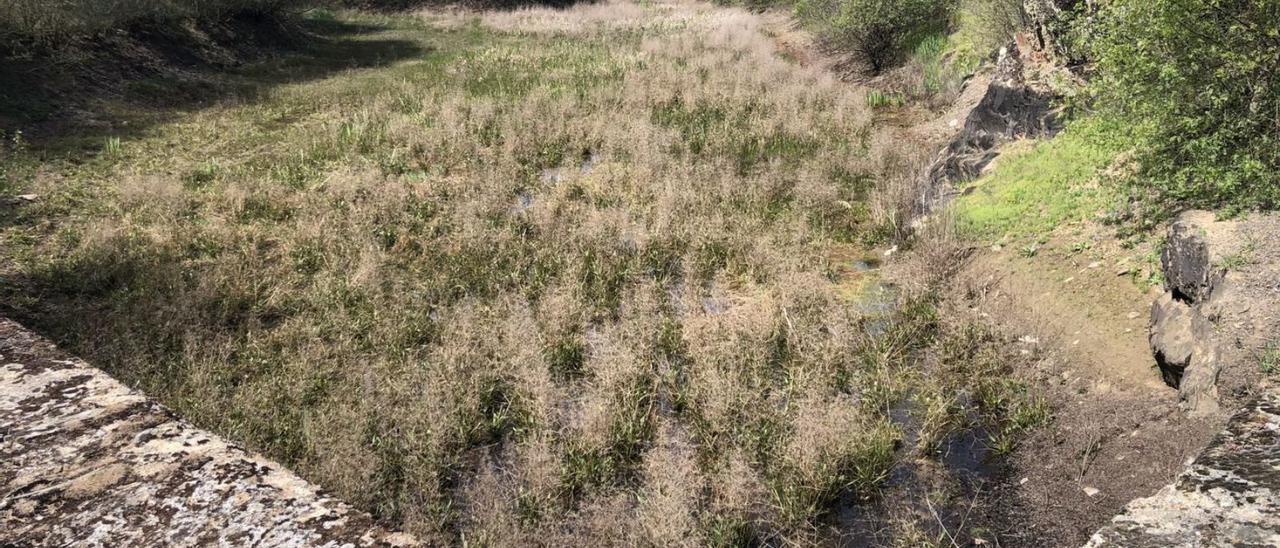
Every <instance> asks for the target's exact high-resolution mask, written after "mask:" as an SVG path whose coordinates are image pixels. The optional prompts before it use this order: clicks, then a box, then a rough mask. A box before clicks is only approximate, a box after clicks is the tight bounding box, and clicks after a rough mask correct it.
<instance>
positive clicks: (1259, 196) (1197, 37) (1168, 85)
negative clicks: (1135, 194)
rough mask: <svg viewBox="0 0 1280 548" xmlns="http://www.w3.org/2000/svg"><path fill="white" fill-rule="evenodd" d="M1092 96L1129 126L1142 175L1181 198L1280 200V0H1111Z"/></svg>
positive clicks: (1097, 48)
mask: <svg viewBox="0 0 1280 548" xmlns="http://www.w3.org/2000/svg"><path fill="white" fill-rule="evenodd" d="M1090 30H1091V32H1092V34H1093V36H1092V37H1091V40H1090V49H1091V53H1092V55H1093V57H1094V58H1095V59H1096V61H1097V67H1098V69H1099V78H1097V79H1095V81H1094V91H1095V92H1096V99H1097V101H1096V104H1097V105H1098V106H1099V107H1100V108H1101V109H1102V110H1103V111H1104V112H1110V113H1111V114H1113V115H1115V116H1118V117H1120V118H1122V119H1124V120H1126V121H1127V122H1129V125H1130V126H1131V127H1133V128H1134V130H1135V134H1136V135H1137V136H1138V137H1140V138H1141V139H1142V141H1141V142H1142V143H1143V146H1141V147H1140V149H1139V151H1138V161H1139V166H1140V176H1141V181H1142V182H1143V183H1144V185H1145V184H1149V185H1151V186H1152V187H1153V188H1154V189H1155V190H1157V191H1158V192H1159V193H1160V194H1161V195H1162V196H1164V197H1165V198H1167V199H1168V200H1169V201H1171V202H1172V203H1174V204H1176V205H1179V206H1184V205H1190V206H1200V207H1230V208H1235V209H1242V208H1275V207H1277V206H1280V0H1112V1H1110V2H1107V3H1105V4H1104V5H1103V8H1102V10H1101V11H1100V12H1099V14H1098V15H1097V17H1096V18H1095V24H1093V25H1092V28H1091V29H1090Z"/></svg>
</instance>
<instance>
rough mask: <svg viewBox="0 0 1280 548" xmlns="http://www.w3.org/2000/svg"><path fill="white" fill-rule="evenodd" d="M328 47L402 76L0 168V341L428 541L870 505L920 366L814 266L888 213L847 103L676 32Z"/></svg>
mask: <svg viewBox="0 0 1280 548" xmlns="http://www.w3.org/2000/svg"><path fill="white" fill-rule="evenodd" d="M344 17H347V18H349V19H352V20H353V21H354V22H358V23H362V24H367V25H373V26H377V27H382V28H383V29H384V30H382V31H380V32H378V33H374V34H371V35H370V36H369V38H368V39H387V38H394V39H400V40H409V41H414V42H418V43H421V44H422V45H423V46H424V47H423V50H424V51H425V52H426V53H424V55H423V56H422V57H421V58H414V59H407V60H402V61H398V62H396V63H394V64H390V65H387V66H383V67H377V68H364V69H352V70H348V71H343V72H340V73H337V74H336V75H334V76H333V77H329V78H324V79H318V80H314V81H309V82H300V83H296V84H290V85H284V86H279V87H276V88H270V89H265V90H262V91H261V93H259V94H256V95H254V96H253V98H252V99H246V100H243V101H226V102H224V103H222V104H217V105H213V106H210V107H209V108H205V109H203V110H197V111H192V112H190V113H188V114H187V115H185V116H183V117H181V118H179V119H176V120H173V121H166V122H163V123H160V124H158V125H155V126H154V127H152V128H150V129H148V130H146V131H142V132H138V133H135V134H130V135H125V136H123V137H122V138H120V139H119V140H118V141H116V144H115V145H113V146H112V147H111V150H110V152H109V153H103V152H99V151H97V150H94V149H92V148H90V149H89V150H87V151H86V150H85V147H84V143H83V141H78V142H76V145H75V146H78V147H79V148H69V149H66V150H68V152H65V156H64V157H62V158H60V157H59V156H58V155H57V154H56V153H53V152H48V153H40V154H33V153H27V152H19V153H18V154H21V155H23V156H22V158H23V159H22V160H21V162H20V163H19V164H15V165H17V166H18V167H16V168H14V171H12V172H9V173H7V174H6V179H5V181H6V183H5V188H7V189H9V190H12V191H14V192H15V193H16V192H32V193H36V194H39V195H40V196H41V198H40V200H39V201H38V202H37V203H36V204H33V205H31V206H26V207H24V208H23V209H22V210H20V211H19V212H18V213H17V215H18V216H17V217H15V218H14V221H13V222H5V223H0V248H2V249H4V250H5V251H4V252H3V256H0V289H2V290H3V294H4V296H5V298H6V299H7V302H8V303H9V304H7V305H6V310H7V311H8V312H10V313H12V314H16V315H18V316H19V317H21V318H22V319H24V320H25V321H28V322H30V323H32V324H34V325H35V326H36V327H39V328H40V329H42V330H44V331H45V332H47V333H50V334H52V335H54V336H55V337H56V338H58V339H59V340H60V341H62V342H64V343H65V344H67V345H69V346H70V347H71V348H73V349H74V350H75V351H76V352H78V353H81V354H83V355H85V356H86V357H89V358H92V359H93V360H94V361H96V362H97V363H99V364H101V365H102V366H104V367H106V368H108V369H109V370H110V371H111V372H112V373H113V374H115V375H117V376H119V377H121V378H123V379H124V380H126V381H127V382H130V383H133V384H136V385H139V386H141V387H142V388H143V389H144V390H146V391H147V392H149V393H151V394H154V395H156V396H159V397H161V398H162V399H163V400H164V401H166V402H167V403H168V404H170V405H171V406H173V407H175V408H176V409H177V410H178V411H179V412H180V413H181V414H182V415H184V416H186V417H188V418H190V419H191V420H193V421H195V422H197V423H199V424H201V425H203V426H206V427H210V428H213V429H214V430H216V431H219V432H221V433H224V434H226V435H228V436H230V437H231V438H233V439H236V440H239V441H241V442H244V443H246V444H247V445H249V446H251V447H253V448H255V449H257V450H260V451H263V452H265V453H266V454H268V455H270V456H271V457H274V458H276V459H280V460H282V461H284V462H286V463H288V464H289V465H291V466H294V467H295V468H297V469H298V470H299V471H300V472H301V473H302V474H303V475H304V476H306V477H308V478H310V479H312V480H314V481H316V482H318V483H320V484H321V485H323V486H324V487H326V488H328V489H331V490H333V491H335V492H336V493H338V494H339V495H341V496H342V497H345V498H346V499H348V500H351V501H352V502H354V503H356V504H357V505H359V506H361V507H363V508H367V509H369V510H371V511H373V512H374V513H375V514H376V515H377V516H379V517H381V518H383V519H386V520H390V521H392V522H395V523H397V524H399V525H401V526H403V527H405V528H407V529H408V530H410V531H412V532H414V533H416V534H419V535H421V536H423V537H424V538H426V539H428V540H431V541H435V542H441V543H458V542H466V543H468V544H475V545H495V546H496V545H509V544H516V543H520V544H523V543H525V542H526V541H529V540H530V539H537V542H538V543H541V544H546V545H561V544H574V545H594V544H636V543H641V544H650V545H672V544H676V545H683V544H704V543H705V544H717V545H729V544H742V543H749V542H771V543H772V542H781V543H807V542H812V541H814V540H816V539H817V538H818V536H817V524H818V523H819V521H820V520H821V519H822V518H823V516H824V515H825V514H826V513H827V512H828V511H829V510H830V509H831V508H832V505H833V504H835V501H836V499H837V497H838V496H839V495H841V494H845V493H850V492H853V493H859V494H863V495H871V494H873V493H874V491H875V490H876V489H877V486H878V485H879V484H880V482H881V481H882V480H883V479H884V478H885V477H886V475H887V473H888V470H889V468H890V467H891V466H893V464H894V444H895V440H896V439H897V438H898V437H899V432H898V428H897V426H895V425H893V424H891V423H890V422H889V421H888V419H887V417H886V414H885V411H886V408H887V403H888V401H889V400H888V399H889V398H892V397H894V396H893V395H894V394H901V393H902V391H903V389H902V387H901V386H900V384H901V383H902V382H907V380H909V377H908V376H906V375H903V374H902V370H903V367H904V364H906V363H907V360H908V358H909V352H908V351H909V349H911V348H918V347H919V346H920V345H921V344H923V343H924V342H925V341H926V340H927V338H928V336H927V334H926V333H925V332H924V331H923V328H920V327H918V326H916V325H914V324H912V323H910V322H906V323H903V324H902V325H901V326H900V327H891V328H890V329H889V333H888V335H887V336H885V337H881V338H876V337H871V336H869V335H868V332H869V330H868V329H867V327H866V325H865V323H864V319H863V318H862V317H861V314H860V313H859V312H858V311H857V309H856V308H854V307H851V306H849V304H850V303H849V302H848V301H847V300H845V299H843V298H841V297H840V294H841V293H840V291H839V288H838V286H839V283H841V280H839V279H837V277H836V276H835V274H834V272H835V271H836V270H835V269H834V268H833V265H832V264H830V259H829V257H830V253H829V251H830V249H831V248H832V246H834V245H837V244H843V245H848V244H851V243H852V244H856V243H858V242H861V241H863V240H865V239H867V238H872V237H874V234H876V231H875V230H873V227H874V223H875V222H876V220H879V221H880V222H884V223H891V224H894V225H895V226H896V225H898V224H901V221H900V219H901V215H902V212H901V211H902V209H903V208H905V207H907V206H906V205H905V204H906V200H907V196H906V195H902V196H898V195H895V196H891V197H886V198H884V199H883V200H887V201H877V202H874V204H875V205H873V206H872V210H871V211H873V212H874V218H873V214H872V212H870V211H869V210H868V207H867V206H866V205H865V204H866V200H867V198H866V196H867V192H868V190H869V188H870V186H871V185H872V184H873V183H872V180H873V179H874V178H876V177H884V176H890V175H892V173H891V172H892V171H893V170H895V169H897V168H895V167H892V165H890V163H892V162H897V163H902V164H904V165H914V164H913V162H915V160H914V156H913V155H911V154H906V155H905V156H903V157H902V158H900V159H889V158H888V156H889V155H890V151H889V150H888V149H889V148H891V144H889V143H884V142H875V143H874V144H870V145H869V144H868V142H869V141H871V130H870V122H869V120H870V115H869V113H868V112H867V111H866V109H865V106H864V104H863V97H864V93H863V90H861V89H858V88H856V87H852V86H849V85H846V84H842V83H840V82H838V81H836V80H835V79H834V78H832V77H831V76H829V75H828V74H825V73H823V72H820V71H814V70H809V69H805V68H801V67H798V66H796V65H794V64H791V63H789V62H787V61H784V60H783V59H782V58H781V57H780V56H779V55H778V54H777V52H775V51H774V45H773V43H772V42H771V41H770V40H769V39H768V38H766V37H765V36H764V34H763V33H762V31H761V28H760V22H759V19H758V18H757V17H755V16H753V15H751V14H748V13H746V12H744V11H740V10H736V9H713V8H711V7H709V6H705V5H701V4H686V3H671V4H667V3H660V4H656V5H637V4H627V3H606V4H601V5H592V6H584V7H577V8H573V9H570V10H562V11H556V10H546V9H541V10H523V11H515V12H506V13H499V14H491V15H482V16H479V17H478V18H476V17H475V16H473V15H434V14H432V15H423V16H421V17H417V18H409V17H398V18H376V17H372V16H359V15H355V14H347V15H345V16H344ZM92 146H93V144H92V143H90V147H92ZM869 148H873V149H876V150H877V151H876V152H869ZM49 150H53V149H52V148H51V149H49ZM871 154H879V155H882V156H885V157H886V158H885V159H882V160H872V159H870V158H871V156H870V155H871ZM895 158H896V157H895ZM893 165H896V164H893ZM917 312H919V311H917ZM915 316H916V317H925V318H926V321H925V323H927V321H928V320H927V316H928V313H917V314H915ZM944 407H945V406H944ZM938 420H943V419H938ZM945 424H951V423H944V425H945ZM944 425H935V426H936V429H937V432H935V433H934V434H932V435H933V436H935V437H937V436H942V435H944V434H943V433H942V432H943V431H944V430H945V427H944Z"/></svg>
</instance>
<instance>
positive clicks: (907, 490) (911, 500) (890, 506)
mask: <svg viewBox="0 0 1280 548" xmlns="http://www.w3.org/2000/svg"><path fill="white" fill-rule="evenodd" d="M830 264H831V265H832V266H833V267H834V269H835V283H836V284H837V287H838V289H839V290H840V291H841V294H842V296H844V297H845V298H847V299H848V301H849V305H850V306H851V307H853V308H854V309H855V310H856V311H857V312H858V313H859V314H860V315H861V316H862V317H863V326H864V329H865V330H866V332H867V334H868V335H870V336H873V337H876V336H880V335H882V334H883V333H884V332H885V331H886V330H887V329H888V328H889V327H890V326H891V325H892V321H893V316H894V314H895V312H896V311H897V307H898V304H899V299H900V297H901V294H900V293H901V292H900V290H899V289H898V288H897V287H895V286H894V285H892V284H890V283H887V282H886V281H884V280H883V279H882V278H881V276H880V274H879V272H878V270H879V269H880V267H881V264H882V263H881V259H880V257H879V256H878V255H876V254H868V253H867V252H865V251H861V250H854V249H841V250H837V251H836V252H835V253H833V256H832V262H831V263H830ZM956 406H957V409H958V411H957V412H958V413H959V414H960V415H961V416H960V417H958V419H959V420H960V421H961V424H962V427H960V428H957V429H955V431H953V432H951V433H949V434H948V435H947V436H946V438H944V439H943V440H941V441H940V442H938V444H937V447H936V448H933V449H928V450H927V451H928V452H927V453H926V452H924V451H922V450H921V449H920V448H919V447H918V446H919V442H920V438H921V430H922V421H923V420H924V417H925V410H924V408H923V406H922V405H921V404H920V403H918V402H917V400H916V398H915V396H914V395H912V394H907V395H905V396H904V397H903V398H902V399H901V401H899V402H898V403H897V404H896V405H895V406H893V407H891V408H890V409H888V412H887V419H888V420H889V421H890V422H891V423H892V424H894V425H895V426H896V427H897V428H898V429H899V430H900V431H901V433H902V437H901V439H900V440H899V442H898V444H897V447H896V449H895V464H894V466H893V467H892V468H891V469H890V471H889V477H888V478H887V479H886V481H885V483H884V485H883V486H882V489H881V492H880V493H879V494H878V495H877V496H875V497H872V498H869V499H868V498H859V497H858V496H856V495H854V494H848V495H846V496H844V497H843V498H841V500H839V501H838V503H837V506H836V508H835V509H834V510H833V512H832V513H831V514H830V515H829V516H828V525H829V529H828V533H829V534H828V535H827V540H828V541H830V543H832V544H835V545H837V546H850V547H864V546H884V545H886V544H887V543H889V542H890V541H891V540H892V534H893V528H894V522H893V520H894V519H897V517H900V516H902V515H904V513H906V514H907V515H915V516H917V517H920V516H923V517H926V518H927V519H925V520H923V521H922V522H920V523H923V524H926V526H928V527H934V526H936V525H937V523H941V526H940V527H945V528H946V529H947V530H948V531H949V532H951V533H956V534H960V533H959V532H960V531H961V530H962V529H964V525H965V520H966V518H967V517H968V513H969V512H968V511H969V510H970V508H969V507H968V506H966V501H969V502H971V501H972V500H973V499H974V497H975V496H977V494H979V493H982V492H984V491H985V490H987V489H988V488H989V486H990V485H993V484H994V482H996V481H997V480H998V479H999V474H1000V470H1001V468H1000V463H999V459H998V458H996V457H995V456H994V455H993V452H992V449H991V444H990V432H988V430H987V428H986V426H985V425H984V423H983V420H982V417H981V416H980V414H979V412H978V409H977V407H976V405H974V402H972V401H971V398H970V397H969V396H968V395H967V394H961V395H960V396H959V401H957V402H956ZM944 493H945V495H944ZM935 520H936V521H937V523H935ZM939 531H940V530H939Z"/></svg>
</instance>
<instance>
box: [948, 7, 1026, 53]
mask: <svg viewBox="0 0 1280 548" xmlns="http://www.w3.org/2000/svg"><path fill="white" fill-rule="evenodd" d="M1026 25H1027V13H1026V11H1025V10H1024V9H1023V3H1022V0H961V1H960V9H959V10H957V14H956V32H955V33H954V34H953V35H952V36H951V42H952V47H953V48H954V50H955V52H956V55H957V56H959V57H967V58H977V59H981V58H984V57H987V56H989V55H991V54H992V53H993V52H994V51H996V50H997V49H999V48H1000V47H1001V46H1003V45H1005V44H1007V43H1009V41H1010V40H1013V35H1014V33H1016V32H1018V31H1019V30H1022V29H1023V28H1024V27H1026Z"/></svg>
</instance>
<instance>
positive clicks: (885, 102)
mask: <svg viewBox="0 0 1280 548" xmlns="http://www.w3.org/2000/svg"><path fill="white" fill-rule="evenodd" d="M906 103H907V99H906V97H903V95H902V94H901V93H894V92H890V91H880V90H878V89H872V90H868V91H867V106H869V107H871V108H898V107H901V106H902V105H905V104H906Z"/></svg>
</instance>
